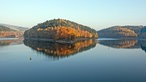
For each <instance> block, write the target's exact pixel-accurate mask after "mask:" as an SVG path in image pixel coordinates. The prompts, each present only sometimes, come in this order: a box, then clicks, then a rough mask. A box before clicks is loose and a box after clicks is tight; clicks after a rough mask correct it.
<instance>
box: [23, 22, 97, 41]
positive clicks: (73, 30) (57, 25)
mask: <svg viewBox="0 0 146 82" xmlns="http://www.w3.org/2000/svg"><path fill="white" fill-rule="evenodd" d="M24 37H25V38H47V39H53V40H75V39H77V38H97V37H98V35H97V32H96V30H94V29H91V28H89V27H87V26H83V25H80V24H77V23H74V22H71V21H68V20H64V19H54V20H50V21H46V22H44V23H41V24H38V25H36V26H34V27H33V28H31V29H29V30H27V31H25V33H24Z"/></svg>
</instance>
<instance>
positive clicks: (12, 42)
mask: <svg viewBox="0 0 146 82" xmlns="http://www.w3.org/2000/svg"><path fill="white" fill-rule="evenodd" d="M22 43H23V40H22V39H13V40H0V47H2V46H8V45H17V44H22Z"/></svg>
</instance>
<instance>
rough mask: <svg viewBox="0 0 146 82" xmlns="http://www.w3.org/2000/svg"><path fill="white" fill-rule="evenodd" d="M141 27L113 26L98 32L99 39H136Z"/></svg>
mask: <svg viewBox="0 0 146 82" xmlns="http://www.w3.org/2000/svg"><path fill="white" fill-rule="evenodd" d="M142 28H143V26H113V27H110V28H107V29H103V30H100V31H98V35H99V37H100V38H137V37H138V36H139V35H140V33H141V29H142Z"/></svg>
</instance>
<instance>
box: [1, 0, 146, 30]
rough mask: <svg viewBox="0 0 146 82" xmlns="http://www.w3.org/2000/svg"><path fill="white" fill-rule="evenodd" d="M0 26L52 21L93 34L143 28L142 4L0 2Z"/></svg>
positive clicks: (126, 0)
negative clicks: (123, 27) (116, 28)
mask: <svg viewBox="0 0 146 82" xmlns="http://www.w3.org/2000/svg"><path fill="white" fill-rule="evenodd" d="M0 3H1V4H0V11H1V12H0V23H5V24H12V25H19V26H25V27H32V26H34V25H36V24H38V23H41V22H44V21H46V20H50V19H54V18H62V19H67V20H71V21H74V22H77V23H80V24H83V25H86V26H90V27H92V28H94V29H96V30H99V29H103V28H107V27H110V26H115V25H146V23H145V21H146V5H145V4H146V0H0Z"/></svg>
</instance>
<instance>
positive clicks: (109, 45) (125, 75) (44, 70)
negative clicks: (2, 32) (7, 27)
mask: <svg viewBox="0 0 146 82" xmlns="http://www.w3.org/2000/svg"><path fill="white" fill-rule="evenodd" d="M145 50H146V42H145V41H137V40H107V39H106V40H98V41H95V40H94V41H93V40H89V41H82V42H77V43H75V44H57V43H49V42H39V41H19V40H1V41H0V82H146V53H145Z"/></svg>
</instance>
